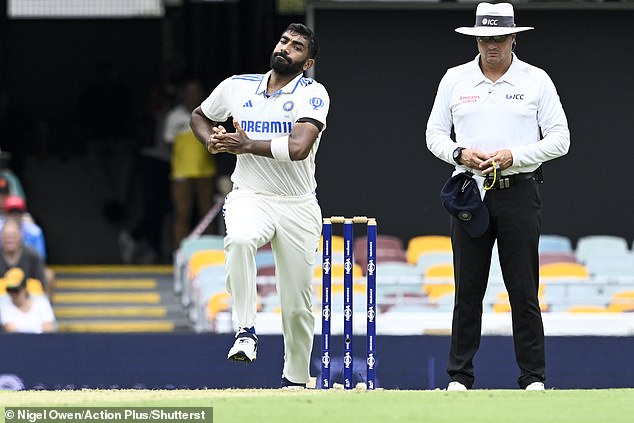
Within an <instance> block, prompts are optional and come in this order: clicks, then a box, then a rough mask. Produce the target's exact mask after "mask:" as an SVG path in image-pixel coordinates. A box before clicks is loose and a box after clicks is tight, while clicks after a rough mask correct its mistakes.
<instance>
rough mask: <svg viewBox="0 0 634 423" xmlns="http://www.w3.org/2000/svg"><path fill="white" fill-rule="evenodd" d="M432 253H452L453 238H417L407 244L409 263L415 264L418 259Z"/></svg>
mask: <svg viewBox="0 0 634 423" xmlns="http://www.w3.org/2000/svg"><path fill="white" fill-rule="evenodd" d="M431 251H451V238H450V237H448V236H445V235H420V236H415V237H413V238H411V239H410V240H409V242H408V243H407V262H408V263H410V264H415V263H416V262H417V261H418V257H419V256H420V255H421V254H423V253H426V252H431Z"/></svg>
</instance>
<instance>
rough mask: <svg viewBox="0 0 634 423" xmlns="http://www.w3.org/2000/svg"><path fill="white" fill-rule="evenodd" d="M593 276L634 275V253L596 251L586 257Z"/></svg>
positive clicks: (621, 276)
mask: <svg viewBox="0 0 634 423" xmlns="http://www.w3.org/2000/svg"><path fill="white" fill-rule="evenodd" d="M586 266H587V268H588V271H589V273H590V275H591V276H592V277H596V278H629V277H632V276H634V255H633V254H632V253H630V252H629V251H628V252H612V253H610V252H596V253H593V254H590V255H588V256H587V257H586Z"/></svg>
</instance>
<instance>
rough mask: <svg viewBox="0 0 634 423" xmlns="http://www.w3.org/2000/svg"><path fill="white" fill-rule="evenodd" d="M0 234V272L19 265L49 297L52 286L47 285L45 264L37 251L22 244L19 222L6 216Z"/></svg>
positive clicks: (2, 272)
mask: <svg viewBox="0 0 634 423" xmlns="http://www.w3.org/2000/svg"><path fill="white" fill-rule="evenodd" d="M0 234H1V237H2V248H1V250H0V251H1V252H2V254H0V274H4V273H6V271H7V270H9V269H11V268H12V267H19V268H20V269H22V271H23V272H24V274H25V276H26V277H27V278H30V279H37V280H39V281H40V282H41V283H42V287H43V289H44V292H46V293H47V294H49V298H50V295H51V294H52V287H49V286H48V285H47V280H46V270H45V268H46V265H45V264H44V260H43V259H42V257H40V255H39V254H38V253H37V251H35V250H34V249H32V248H30V247H27V246H25V245H24V242H23V239H22V231H21V229H20V222H19V221H18V220H16V219H15V218H13V217H8V218H6V219H5V221H4V224H3V225H2V231H1V232H0Z"/></svg>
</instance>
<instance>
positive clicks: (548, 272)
mask: <svg viewBox="0 0 634 423" xmlns="http://www.w3.org/2000/svg"><path fill="white" fill-rule="evenodd" d="M539 277H540V278H550V279H575V280H586V279H588V277H589V273H588V268H587V267H586V266H584V265H583V264H581V263H569V262H566V263H564V262H561V263H549V264H545V265H543V266H540V268H539Z"/></svg>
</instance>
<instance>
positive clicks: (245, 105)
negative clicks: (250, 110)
mask: <svg viewBox="0 0 634 423" xmlns="http://www.w3.org/2000/svg"><path fill="white" fill-rule="evenodd" d="M242 107H253V103H251V100H249V101H247V102H246V103H244V104H243V105H242Z"/></svg>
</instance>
